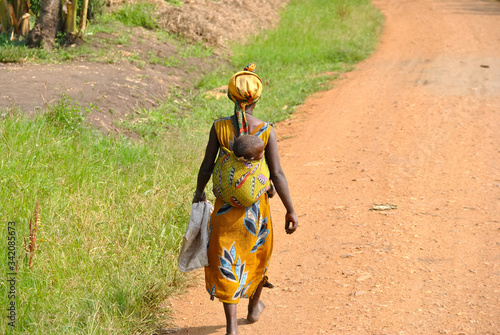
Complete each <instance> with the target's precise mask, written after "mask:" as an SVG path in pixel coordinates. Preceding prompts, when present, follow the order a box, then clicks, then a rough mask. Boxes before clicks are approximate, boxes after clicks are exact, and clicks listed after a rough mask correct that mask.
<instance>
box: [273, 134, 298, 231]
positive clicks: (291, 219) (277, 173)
mask: <svg viewBox="0 0 500 335" xmlns="http://www.w3.org/2000/svg"><path fill="white" fill-rule="evenodd" d="M266 161H267V165H268V166H269V171H270V172H271V180H272V182H273V183H274V187H275V188H276V191H277V192H278V195H279V196H280V199H281V201H282V202H283V205H284V206H285V208H286V215H285V230H286V232H287V234H292V233H293V232H295V230H297V226H298V224H299V220H298V219H297V215H296V214H295V210H294V208H293V203H292V198H291V197H290V190H289V189H288V182H287V180H286V177H285V173H284V172H283V169H282V168H281V164H280V159H279V156H278V143H277V141H276V134H275V132H274V129H273V128H271V134H270V135H269V140H268V142H267V146H266Z"/></svg>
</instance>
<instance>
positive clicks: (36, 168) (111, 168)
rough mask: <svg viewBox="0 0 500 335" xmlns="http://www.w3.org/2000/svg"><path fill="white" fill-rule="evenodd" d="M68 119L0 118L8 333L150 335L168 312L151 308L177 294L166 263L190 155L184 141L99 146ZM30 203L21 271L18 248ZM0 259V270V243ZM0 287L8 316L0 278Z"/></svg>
mask: <svg viewBox="0 0 500 335" xmlns="http://www.w3.org/2000/svg"><path fill="white" fill-rule="evenodd" d="M76 108H77V106H76V105H75V106H68V101H63V102H61V103H60V105H56V106H53V107H52V108H50V109H49V110H48V111H47V112H46V113H45V114H43V115H40V116H38V117H36V118H35V119H28V118H26V117H24V116H22V115H21V114H19V113H16V112H7V111H4V112H3V114H7V113H8V115H4V116H3V117H2V119H1V122H0V134H1V135H0V151H1V152H2V156H1V158H0V183H1V187H0V198H1V199H2V201H1V202H0V217H2V218H4V219H2V225H1V227H2V229H0V231H1V234H2V236H4V237H5V236H7V228H6V224H7V222H6V220H8V221H14V222H15V223H16V226H15V227H16V232H17V240H16V243H17V244H16V247H17V257H18V261H19V269H18V274H17V283H16V298H17V301H16V302H17V305H16V306H17V309H16V312H17V315H16V317H17V330H18V332H16V333H26V334H27V333H29V334H63V333H69V334H77V333H85V334H87V333H89V334H115V333H132V332H135V331H140V330H146V329H151V328H154V327H155V326H156V325H157V323H158V322H159V320H160V319H162V314H166V312H167V311H166V310H165V309H163V310H162V309H161V308H159V307H158V306H159V303H160V302H162V301H164V300H165V298H166V297H167V296H168V295H170V294H171V293H172V292H175V291H178V290H179V289H180V288H182V287H183V285H185V283H184V282H185V281H186V278H185V277H184V276H183V275H182V274H181V273H180V272H179V271H178V270H177V269H176V258H177V252H178V248H179V241H180V239H181V237H182V234H183V232H184V229H185V225H186V222H187V219H188V213H189V208H190V194H191V191H192V188H193V183H194V179H195V176H194V175H193V171H194V170H195V169H196V165H197V157H199V155H200V151H199V150H193V149H192V148H191V147H190V146H191V143H193V138H192V137H191V136H192V135H190V134H184V135H183V134H179V133H171V134H170V135H169V136H164V137H163V139H162V141H156V142H147V143H144V142H133V141H130V140H128V139H126V138H116V139H115V138H113V137H109V136H108V137H106V136H103V135H101V134H100V133H98V132H97V131H95V130H93V129H89V128H88V127H86V126H85V123H83V122H81V120H82V116H83V115H82V114H80V115H77V114H75V112H74V111H75V110H76ZM65 110H70V112H68V113H67V115H62V114H64V113H65V112H64V111H65ZM194 142H196V140H194ZM181 162H182V163H181ZM37 202H39V203H40V226H39V228H38V232H37V235H36V236H37V241H36V256H35V258H34V265H33V267H32V268H31V269H30V268H29V267H28V258H29V257H28V253H27V252H26V251H25V247H26V245H25V240H26V237H27V236H28V235H29V231H28V227H29V221H30V219H33V212H34V209H35V206H36V203H37ZM3 240H5V239H3ZM0 253H1V254H2V255H4V256H3V257H2V258H1V261H0V264H1V265H0V267H1V268H2V269H7V264H6V256H7V243H2V244H0ZM0 287H1V289H0V297H1V298H0V299H1V300H2V306H8V303H7V295H6V283H5V279H4V277H3V276H2V285H1V286H0ZM4 320H5V316H2V323H0V333H2V334H8V333H9V332H8V331H9V328H8V326H7V325H6V323H5V322H3V321H4ZM163 321H165V320H163Z"/></svg>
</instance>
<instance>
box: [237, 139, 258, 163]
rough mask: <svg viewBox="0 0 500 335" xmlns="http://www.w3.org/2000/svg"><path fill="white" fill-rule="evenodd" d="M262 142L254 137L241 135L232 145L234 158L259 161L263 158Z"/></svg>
mask: <svg viewBox="0 0 500 335" xmlns="http://www.w3.org/2000/svg"><path fill="white" fill-rule="evenodd" d="M264 147H265V145H264V142H263V141H262V140H261V139H260V137H258V136H255V135H241V136H240V137H238V138H237V139H236V140H235V141H234V143H233V152H234V154H235V156H236V157H238V158H240V157H243V158H244V159H247V160H260V159H262V157H264Z"/></svg>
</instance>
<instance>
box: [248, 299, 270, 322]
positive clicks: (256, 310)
mask: <svg viewBox="0 0 500 335" xmlns="http://www.w3.org/2000/svg"><path fill="white" fill-rule="evenodd" d="M264 308H266V305H264V303H263V302H262V300H259V301H258V302H257V304H255V306H253V307H252V306H251V305H248V315H247V320H248V322H250V323H254V322H257V321H258V320H259V318H260V315H261V314H262V312H264Z"/></svg>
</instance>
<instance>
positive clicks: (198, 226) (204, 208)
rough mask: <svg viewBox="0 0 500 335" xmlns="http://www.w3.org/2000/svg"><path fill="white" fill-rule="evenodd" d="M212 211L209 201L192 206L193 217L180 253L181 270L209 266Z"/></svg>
mask: <svg viewBox="0 0 500 335" xmlns="http://www.w3.org/2000/svg"><path fill="white" fill-rule="evenodd" d="M211 213H212V204H211V203H210V202H209V201H201V202H196V203H194V204H193V205H192V206H191V217H190V219H189V223H188V226H187V229H186V233H185V234H184V238H183V240H182V247H181V252H180V253H179V264H178V267H179V270H181V271H182V272H189V271H193V270H196V269H199V268H202V267H204V266H208V255H207V243H208V231H207V226H208V220H209V219H210V214H211Z"/></svg>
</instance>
